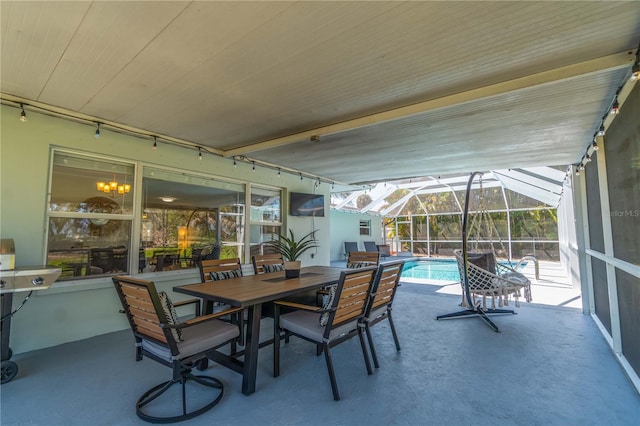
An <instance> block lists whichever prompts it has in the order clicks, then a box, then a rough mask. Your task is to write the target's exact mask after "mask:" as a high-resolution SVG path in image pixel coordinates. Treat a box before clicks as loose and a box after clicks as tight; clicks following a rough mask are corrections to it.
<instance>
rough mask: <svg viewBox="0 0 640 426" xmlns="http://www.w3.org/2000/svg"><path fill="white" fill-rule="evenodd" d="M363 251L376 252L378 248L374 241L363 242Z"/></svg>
mask: <svg viewBox="0 0 640 426" xmlns="http://www.w3.org/2000/svg"><path fill="white" fill-rule="evenodd" d="M364 251H378V246H377V245H376V242H375V241H365V242H364Z"/></svg>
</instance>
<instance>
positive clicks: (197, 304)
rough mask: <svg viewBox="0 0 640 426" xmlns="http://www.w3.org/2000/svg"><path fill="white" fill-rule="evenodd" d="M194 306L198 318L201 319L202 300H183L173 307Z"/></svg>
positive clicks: (175, 303)
mask: <svg viewBox="0 0 640 426" xmlns="http://www.w3.org/2000/svg"><path fill="white" fill-rule="evenodd" d="M191 304H194V305H195V306H194V308H195V311H196V316H197V317H199V316H200V299H187V300H181V301H179V302H173V306H174V307H176V308H178V307H180V306H187V305H191Z"/></svg>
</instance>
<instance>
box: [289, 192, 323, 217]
mask: <svg viewBox="0 0 640 426" xmlns="http://www.w3.org/2000/svg"><path fill="white" fill-rule="evenodd" d="M290 195H291V197H290V199H289V214H290V215H291V216H315V217H324V195H322V194H303V193H301V192H292V193H291V194H290Z"/></svg>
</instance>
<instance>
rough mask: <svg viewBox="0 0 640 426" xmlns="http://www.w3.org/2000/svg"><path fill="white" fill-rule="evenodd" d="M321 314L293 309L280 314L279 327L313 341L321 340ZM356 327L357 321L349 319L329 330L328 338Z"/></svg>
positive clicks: (333, 337)
mask: <svg viewBox="0 0 640 426" xmlns="http://www.w3.org/2000/svg"><path fill="white" fill-rule="evenodd" d="M320 315H321V314H319V313H317V312H309V311H295V312H291V313H289V314H284V315H281V316H280V327H282V328H284V329H286V330H289V331H291V332H292V333H294V334H299V335H300V336H304V337H306V338H308V339H311V340H313V341H315V342H322V337H323V335H324V329H325V327H324V326H321V325H320V321H319V317H320ZM356 328H357V321H351V322H348V323H346V324H343V325H341V326H339V327H336V328H334V329H333V330H331V334H330V335H329V340H330V341H331V340H334V339H336V338H338V337H340V336H342V335H344V334H347V333H349V332H351V331H353V330H355V329H356Z"/></svg>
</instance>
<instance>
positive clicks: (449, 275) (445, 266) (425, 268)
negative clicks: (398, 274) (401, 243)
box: [402, 259, 460, 282]
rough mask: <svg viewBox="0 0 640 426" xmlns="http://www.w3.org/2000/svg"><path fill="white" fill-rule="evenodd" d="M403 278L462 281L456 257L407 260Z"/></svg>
mask: <svg viewBox="0 0 640 426" xmlns="http://www.w3.org/2000/svg"><path fill="white" fill-rule="evenodd" d="M402 278H420V279H426V280H441V281H456V282H459V281H460V274H459V273H458V264H457V263H456V260H455V259H428V260H427V259H425V260H410V261H408V262H405V264H404V269H403V270H402Z"/></svg>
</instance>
